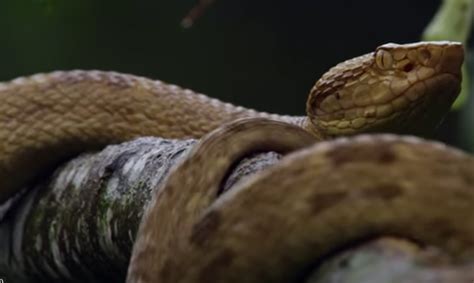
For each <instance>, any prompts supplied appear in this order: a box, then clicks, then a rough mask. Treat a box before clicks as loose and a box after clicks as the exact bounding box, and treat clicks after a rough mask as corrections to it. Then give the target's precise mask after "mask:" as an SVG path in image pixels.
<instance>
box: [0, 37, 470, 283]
mask: <svg viewBox="0 0 474 283" xmlns="http://www.w3.org/2000/svg"><path fill="white" fill-rule="evenodd" d="M462 62H463V49H462V46H461V45H460V44H458V43H453V42H420V43H414V44H405V45H397V44H386V45H382V46H380V47H378V48H377V50H376V51H375V52H373V53H369V54H366V55H363V56H360V57H357V58H354V59H351V60H348V61H346V62H343V63H341V64H339V65H337V66H336V67H334V68H332V69H331V70H330V71H329V72H327V73H326V74H325V75H323V76H322V78H321V79H319V80H318V81H317V83H316V84H315V86H314V87H313V88H312V90H311V92H310V95H309V98H308V101H307V114H308V116H306V117H291V116H279V115H275V114H268V113H263V112H257V111H254V110H250V109H245V108H243V107H237V106H233V105H231V104H228V103H223V102H220V101H218V100H215V99H210V98H208V97H206V96H204V95H201V94H195V93H193V92H191V91H189V90H183V89H181V88H179V87H177V86H173V85H167V84H164V83H162V82H157V81H151V80H148V79H145V78H141V77H136V76H131V75H124V74H118V73H111V72H101V71H71V72H54V73H51V74H38V75H34V76H31V77H27V78H18V79H15V80H13V81H11V82H8V83H4V84H0V99H1V101H2V102H3V103H2V104H0V137H1V138H2V139H1V140H2V142H1V143H0V174H1V176H2V178H0V201H6V200H8V199H9V198H11V197H13V196H14V195H15V194H16V193H17V192H19V191H20V189H21V188H22V187H24V186H27V185H29V184H32V183H33V182H35V180H37V179H38V178H40V177H41V176H44V175H45V174H48V173H49V172H51V170H52V169H53V168H54V167H55V166H56V165H57V164H59V163H60V162H63V161H64V160H67V159H68V158H70V157H73V156H75V155H77V154H78V153H81V152H84V151H91V150H96V149H99V148H101V147H103V146H105V145H107V144H110V143H119V142H122V141H126V140H130V139H133V138H136V137H140V136H148V135H152V136H160V137H163V138H191V137H192V138H201V137H203V136H204V138H203V139H202V140H201V142H199V144H198V145H197V146H196V147H195V148H193V150H192V151H191V152H190V154H189V156H188V157H187V158H186V159H185V160H184V161H183V162H181V163H180V164H179V165H178V166H177V167H176V168H175V169H174V170H173V172H172V173H171V174H170V175H169V176H168V178H167V179H166V181H165V182H163V183H161V184H160V187H161V189H157V190H156V191H157V192H158V193H157V195H156V196H155V198H154V199H153V201H152V205H150V208H149V210H148V212H147V214H146V216H145V218H144V220H143V221H142V224H141V227H140V229H139V233H138V236H137V237H138V238H137V242H136V246H135V248H134V252H133V256H132V259H131V264H130V267H129V274H128V282H241V281H242V280H243V279H242V278H241V277H240V275H241V274H243V273H245V274H246V277H245V280H243V281H245V282H262V281H266V282H285V280H292V279H294V278H295V276H297V274H298V273H300V271H301V270H300V269H301V268H302V267H301V264H302V262H303V261H305V262H306V261H307V260H308V259H310V258H319V257H321V256H324V255H326V254H328V253H331V252H332V251H333V249H334V247H338V246H340V245H344V244H347V243H349V242H351V241H358V240H361V239H362V238H367V237H375V236H378V235H382V234H390V235H395V236H402V237H407V238H410V239H414V240H417V241H420V242H423V243H427V244H430V245H435V246H440V247H443V248H445V249H446V250H447V251H448V252H449V253H451V254H453V255H456V256H457V257H459V258H460V259H465V258H470V257H471V256H472V246H473V245H472V244H473V243H472V239H473V238H474V237H473V235H474V231H473V230H474V228H473V225H472V224H471V223H468V224H465V223H461V222H460V221H459V220H458V221H455V219H456V218H457V217H460V216H461V215H465V214H467V213H469V212H470V211H472V210H471V207H472V206H470V205H472V201H473V199H472V182H471V181H472V179H470V178H471V176H472V172H471V171H472V170H469V169H468V168H469V166H470V164H471V163H472V158H470V157H463V155H462V154H461V155H460V154H458V153H456V152H451V151H449V152H448V153H447V152H446V151H439V147H438V146H435V145H432V144H429V143H424V142H418V143H417V144H419V145H420V146H418V145H414V146H413V145H412V142H411V140H410V139H404V138H393V137H390V138H387V137H384V136H382V137H380V136H379V137H375V136H374V137H371V136H364V137H362V138H359V139H357V138H356V139H354V140H352V142H351V143H347V142H341V140H339V142H336V143H331V142H321V143H318V144H316V145H315V146H312V147H309V148H308V149H304V150H302V151H299V152H297V153H295V154H292V155H291V156H288V158H285V159H284V160H283V161H282V162H281V163H279V164H277V165H276V166H274V167H272V168H271V169H269V170H266V171H264V172H262V173H259V174H257V175H256V176H255V177H254V178H251V179H250V180H249V181H248V182H245V183H243V184H238V189H236V190H232V191H231V192H229V193H226V194H224V195H223V196H222V197H221V198H219V199H218V200H217V201H215V202H213V199H214V198H215V196H216V194H217V191H218V190H219V189H220V185H221V183H222V181H223V178H224V177H225V176H226V174H227V173H228V170H229V168H230V166H232V165H233V164H234V163H235V162H236V159H239V158H241V157H242V156H243V155H245V154H247V153H250V152H254V151H262V150H276V151H282V152H288V151H292V150H296V149H299V148H302V147H308V146H310V145H311V144H313V143H316V142H318V141H321V140H325V139H331V138H334V137H338V136H343V135H353V134H358V133H367V132H393V133H410V134H426V133H429V132H431V131H433V129H434V128H435V127H436V126H437V125H438V124H439V122H440V121H441V119H442V117H443V116H444V115H445V114H446V112H447V111H448V110H449V108H450V105H451V104H452V102H453V101H454V99H455V98H456V96H457V94H458V93H459V88H460V82H461V73H460V68H461V64H462ZM242 118H243V120H240V121H238V122H235V123H231V124H228V123H229V122H232V121H235V120H238V119H242ZM249 118H251V119H250V120H249ZM222 125H225V126H223V127H222V128H221V127H220V126H222ZM359 145H360V146H361V147H360V148H359ZM367 148H373V150H372V151H367ZM414 149H416V150H414ZM438 151H439V152H438ZM428 153H429V154H430V155H429V156H427V154H428ZM452 156H455V157H452ZM460 156H462V157H460ZM451 158H453V159H452V160H453V164H458V167H459V168H458V169H460V170H461V169H462V170H461V171H460V172H461V173H453V172H452V171H450V170H447V167H446V166H447V164H446V162H449V161H450V160H451ZM33 159H34V160H35V162H32V160H33ZM459 159H461V161H460V160H459ZM296 160H297V161H296ZM290 163H291V165H290ZM374 164H379V165H380V166H373V165H374ZM427 164H430V165H429V166H426V165H427ZM369 165H370V166H369ZM369 168H370V170H369ZM417 170H419V173H418V174H413V172H414V171H417ZM443 170H445V171H446V175H443V174H439V175H438V176H439V177H443V178H441V179H440V178H437V180H451V179H452V180H453V182H452V183H450V185H449V186H437V185H436V184H431V183H430V186H431V185H432V186H434V187H433V188H435V189H433V190H434V191H435V192H437V193H435V194H432V193H431V191H430V190H427V187H426V185H423V183H424V182H425V181H427V180H428V179H429V178H428V177H433V176H434V175H435V174H434V172H438V171H439V172H444V171H443ZM463 170H464V171H463ZM417 172H418V171H417ZM450 174H451V175H450ZM382 175H383V176H386V178H384V179H383V180H381V179H380V178H378V177H379V176H382ZM432 179H433V180H434V179H435V178H432ZM382 181H383V182H382ZM402 181H403V182H402ZM351 185H355V186H356V188H355V189H353V190H350V186H351ZM452 186H454V189H453V188H452ZM266 188H267V189H266ZM272 188H274V189H272ZM292 188H294V189H295V191H294V192H293V191H292V193H288V192H290V189H292ZM452 194H454V195H455V196H460V197H455V196H452ZM308 199H311V200H313V201H314V203H313V205H311V204H309V203H308ZM423 199H429V200H430V201H427V202H423V201H421V200H423ZM446 199H449V200H450V201H446ZM302 200H305V202H304V204H302ZM443 200H444V203H442V202H443ZM451 200H452V201H451ZM436 207H437V208H441V207H444V209H443V210H440V211H438V212H437V211H436V210H435V208H436ZM353 211H357V212H358V213H356V214H355V215H356V217H355V216H354V214H352V212H353ZM447 211H448V213H446V212H447ZM374 212H375V213H374ZM252 215H254V216H255V215H258V216H259V217H253V218H252ZM353 216H354V217H353ZM256 219H257V220H256ZM258 219H260V220H258ZM361 219H363V220H364V221H360V220H361ZM415 219H416V221H417V225H416V226H413V225H412V226H410V224H413V221H415ZM262 220H264V221H263V222H262ZM301 221H303V222H301ZM265 223H268V225H269V226H267V224H265ZM276 223H278V227H280V228H281V229H284V230H286V231H292V233H291V235H290V237H288V239H286V240H285V241H282V239H281V237H276V238H274V239H268V241H266V240H267V239H266V238H265V237H266V236H268V235H267V234H268V232H269V231H274V230H275V229H280V228H278V227H275V226H273V225H275V224H276ZM433 223H438V224H439V225H438V226H439V227H437V229H438V231H439V233H432V234H426V233H423V231H424V230H426V229H429V228H432V227H433ZM307 224H308V225H307ZM418 224H419V225H418ZM407 226H409V228H407ZM202 227H204V228H202ZM249 231H253V232H252V233H250V232H249ZM255 231H256V233H254V232H255ZM446 231H449V232H450V233H449V241H447V242H445V239H446V238H447V237H448V236H446V233H445V232H446ZM341 234H343V235H344V236H343V237H341V236H338V235H341ZM280 245H281V247H280ZM308 247H311V248H310V249H308ZM288 250H290V251H292V252H291V253H288ZM260 252H261V253H263V254H266V255H267V257H266V258H267V259H268V261H262V258H261V257H258V256H257V255H256V254H255V253H260ZM270 254H274V256H270ZM203 257H204V258H203ZM222 261H223V262H225V264H218V263H217V262H222ZM303 265H304V264H303ZM209 267H212V272H210V271H209V270H208V269H209ZM262 270H263V271H262ZM265 270H266V271H265ZM269 270H272V272H269ZM238 274H240V275H239V276H237V275H238Z"/></svg>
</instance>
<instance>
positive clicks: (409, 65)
mask: <svg viewBox="0 0 474 283" xmlns="http://www.w3.org/2000/svg"><path fill="white" fill-rule="evenodd" d="M414 67H415V65H413V64H412V63H408V64H406V65H405V66H403V71H404V72H407V73H408V72H410V71H411V70H413V68H414Z"/></svg>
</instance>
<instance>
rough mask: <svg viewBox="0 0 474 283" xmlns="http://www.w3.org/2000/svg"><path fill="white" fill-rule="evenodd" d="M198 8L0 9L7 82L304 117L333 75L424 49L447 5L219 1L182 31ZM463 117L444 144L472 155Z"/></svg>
mask: <svg viewBox="0 0 474 283" xmlns="http://www.w3.org/2000/svg"><path fill="white" fill-rule="evenodd" d="M195 3H196V1H194V0H186V1H172V0H168V1H163V0H161V1H160V0H153V1H152V0H149V1H144V0H143V1H133V0H116V1H99V0H68V1H64V0H0V80H2V81H4V80H9V79H12V78H14V77H17V76H23V75H28V74H32V73H37V72H48V71H52V70H59V69H62V70H65V69H101V70H114V71H119V72H125V73H133V74H137V75H143V76H147V77H151V78H155V79H160V80H164V81H167V82H171V83H174V84H178V85H181V86H184V87H187V88H191V89H194V90H197V91H200V92H203V93H206V94H208V95H209V96H213V97H217V98H220V99H221V100H225V101H228V102H232V103H235V104H239V105H243V106H246V107H252V108H256V109H258V110H263V111H268V112H277V113H284V114H295V115H303V114H304V110H305V102H306V96H307V94H308V91H309V89H310V88H311V86H312V85H313V84H314V82H315V80H316V79H317V78H318V77H319V76H320V75H321V74H322V73H324V72H325V71H326V70H327V69H328V68H330V67H331V66H333V65H335V64H336V63H338V62H341V61H343V60H345V59H348V58H351V57H354V56H358V55H361V54H364V53H367V52H371V51H373V50H374V49H375V48H376V47H377V46H378V45H380V44H383V43H387V42H397V43H407V42H413V41H418V40H420V35H421V33H422V31H423V29H424V28H425V26H426V25H427V24H428V22H429V21H430V19H431V18H432V16H433V15H434V13H435V11H436V10H437V8H438V5H439V4H440V1H439V0H438V1H435V0H420V1H413V0H397V1H375V0H364V1H356V0H353V1H348V0H347V1H344V0H334V1H329V0H327V1H315V0H304V1H303V0H300V1H291V0H279V1H275V0H259V1H254V0H217V1H216V2H215V4H214V5H212V6H211V7H210V9H209V10H208V11H206V13H205V14H204V16H203V17H202V18H200V20H199V21H198V22H197V24H196V25H195V26H194V27H192V28H191V29H184V28H182V27H181V26H180V21H181V19H182V18H183V17H184V15H186V14H187V12H188V11H189V10H190V8H191V7H192V6H193V5H194V4H195ZM472 109H474V108H472ZM464 111H467V107H465V108H464ZM460 117H464V119H465V120H466V119H468V118H465V117H466V115H465V114H460V113H452V114H450V116H449V117H448V119H447V123H444V125H443V126H442V128H441V129H440V131H439V132H438V134H437V135H436V138H438V139H441V140H443V141H447V142H449V143H451V144H454V145H456V146H460V147H463V148H468V146H469V135H466V131H467V130H466V129H468V128H466V126H465V125H466V123H465V122H464V124H462V122H461V120H460ZM460 125H464V128H462V127H461V126H460ZM466 136H467V137H466ZM471 136H472V135H471Z"/></svg>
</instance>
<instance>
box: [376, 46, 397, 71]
mask: <svg viewBox="0 0 474 283" xmlns="http://www.w3.org/2000/svg"><path fill="white" fill-rule="evenodd" d="M375 63H376V64H377V66H378V67H379V68H380V69H382V70H387V69H389V68H391V67H392V63H393V58H392V54H390V52H388V51H386V50H383V49H381V50H378V51H377V53H376V54H375Z"/></svg>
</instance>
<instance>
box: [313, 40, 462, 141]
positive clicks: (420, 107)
mask: <svg viewBox="0 0 474 283" xmlns="http://www.w3.org/2000/svg"><path fill="white" fill-rule="evenodd" d="M463 60H464V49H463V47H462V44H460V43H458V42H447V41H440V42H418V43H411V44H394V43H388V44H384V45H381V46H379V47H378V48H377V49H376V50H375V52H372V53H369V54H366V55H363V56H360V57H356V58H354V59H351V60H348V61H345V62H343V63H341V64H338V65H337V66H335V67H333V68H332V69H330V70H329V71H328V72H327V73H325V74H324V75H323V76H322V77H321V79H319V81H318V82H317V83H316V84H315V86H314V87H313V89H312V90H311V93H310V96H309V99H308V102H307V112H308V117H309V120H310V121H311V125H310V127H309V128H313V131H314V132H316V134H317V135H320V136H323V137H332V136H338V135H348V134H358V133H363V132H391V133H401V134H415V135H428V134H430V133H432V132H433V131H434V129H435V128H436V127H437V125H439V123H440V122H441V121H442V118H443V117H444V115H445V114H446V113H447V112H448V111H449V109H450V107H451V105H452V103H453V102H454V100H455V99H456V97H457V95H458V94H459V92H460V88H461V66H462V63H463Z"/></svg>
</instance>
